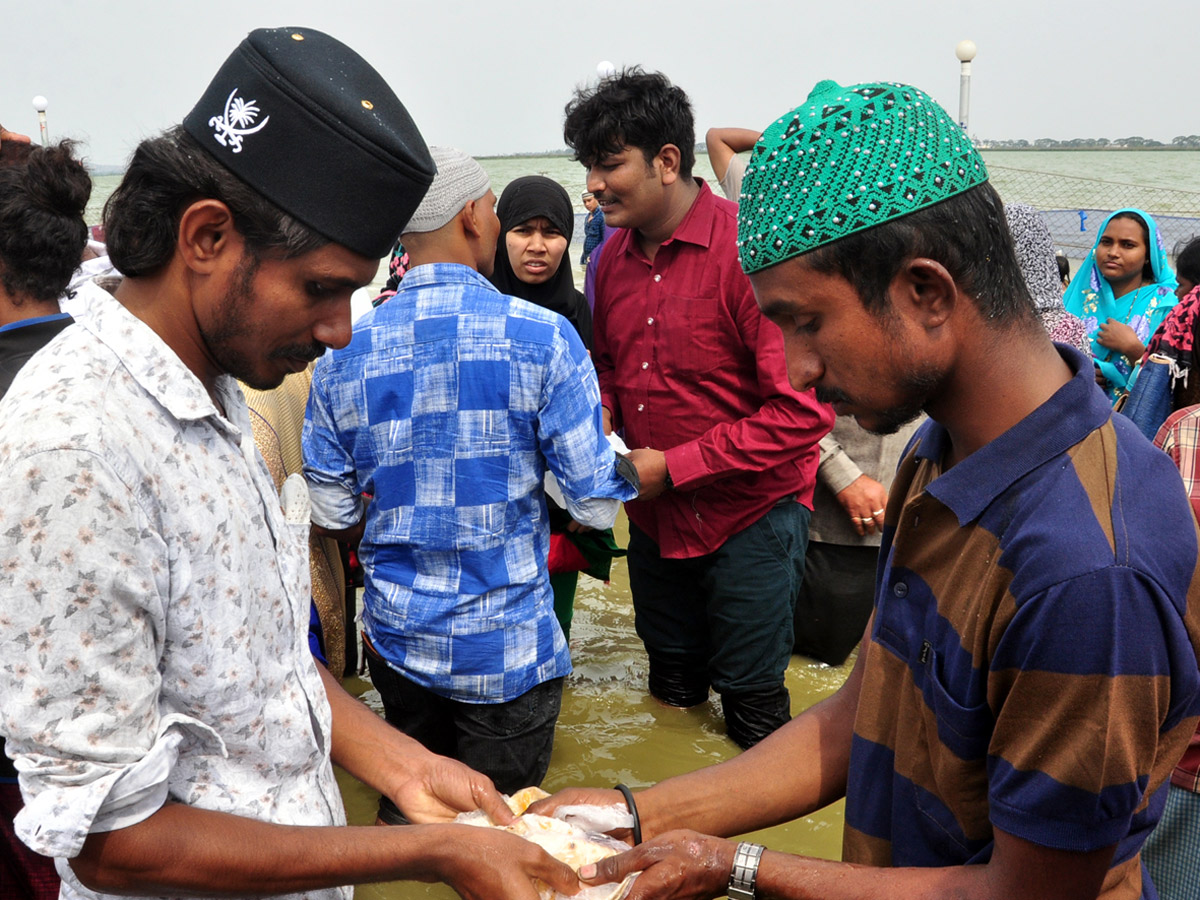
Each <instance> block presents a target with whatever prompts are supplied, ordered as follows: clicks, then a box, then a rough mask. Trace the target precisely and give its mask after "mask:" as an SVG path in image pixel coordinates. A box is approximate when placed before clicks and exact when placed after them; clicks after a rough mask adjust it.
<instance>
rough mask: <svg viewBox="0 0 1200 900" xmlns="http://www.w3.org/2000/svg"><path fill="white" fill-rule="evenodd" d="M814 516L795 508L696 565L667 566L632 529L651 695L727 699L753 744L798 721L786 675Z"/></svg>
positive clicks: (638, 616) (777, 512) (773, 515)
mask: <svg viewBox="0 0 1200 900" xmlns="http://www.w3.org/2000/svg"><path fill="white" fill-rule="evenodd" d="M810 515H811V514H810V512H809V510H808V509H807V508H806V507H804V506H802V505H801V504H799V503H795V502H790V501H789V502H786V503H782V504H780V505H777V506H775V507H772V508H771V509H769V510H767V512H766V513H765V514H764V515H763V516H762V518H760V519H759V520H758V521H757V522H754V523H752V524H750V525H748V526H747V527H746V528H744V529H742V530H741V531H739V532H737V533H736V534H734V535H732V536H730V538H729V539H728V540H727V541H726V542H725V543H724V544H723V545H722V546H721V547H719V548H718V549H717V550H715V551H713V552H712V553H709V554H707V555H705V556H699V557H694V558H692V559H666V558H664V557H663V556H662V554H661V553H660V551H659V548H658V545H657V544H655V543H654V541H652V540H651V539H650V537H649V536H648V535H646V533H645V532H643V531H642V530H641V529H639V528H638V527H637V526H636V525H633V524H630V526H629V557H628V559H629V583H630V587H631V588H632V592H633V608H634V613H635V617H634V624H635V627H636V628H637V633H638V637H640V638H641V639H642V643H643V644H644V645H645V647H646V653H647V655H648V656H649V657H650V693H651V694H652V695H654V696H655V697H657V698H658V699H659V700H662V701H663V702H664V703H669V704H670V705H672V706H694V705H695V704H697V703H703V702H704V701H705V700H706V699H707V698H708V691H709V686H710V685H711V686H712V687H713V688H714V689H715V690H716V691H717V692H718V693H719V694H720V695H721V701H722V705H723V707H724V712H725V721H726V726H727V728H728V731H729V736H730V737H731V738H733V739H734V740H735V741H737V743H738V744H740V745H741V746H743V747H747V746H750V745H752V744H754V743H756V742H757V741H759V740H761V739H762V738H763V737H766V735H767V734H770V733H771V732H772V731H774V730H775V729H776V728H778V727H779V726H780V725H782V724H784V723H785V722H786V721H787V720H788V719H789V718H790V713H789V708H788V707H789V704H788V693H787V688H786V687H784V672H785V671H786V670H787V665H788V662H789V661H790V659H791V654H792V643H793V634H792V616H793V611H794V609H795V604H796V595H797V594H798V593H799V590H800V583H801V581H802V579H803V577H804V550H805V547H806V546H807V544H808V521H809V516H810Z"/></svg>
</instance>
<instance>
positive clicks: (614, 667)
mask: <svg viewBox="0 0 1200 900" xmlns="http://www.w3.org/2000/svg"><path fill="white" fill-rule="evenodd" d="M616 531H617V538H618V540H619V541H620V542H621V545H622V546H624V545H625V543H626V538H627V533H626V524H625V518H624V515H622V516H621V518H620V519H619V520H618V523H617V528H616ZM571 658H572V661H573V663H574V667H575V671H574V673H573V674H572V675H571V676H570V677H569V678H568V679H567V683H566V689H565V691H564V694H563V704H562V713H561V715H560V717H559V720H558V729H557V732H556V734H555V741H554V755H553V757H552V759H551V762H550V771H549V772H548V773H547V775H546V780H545V781H544V782H543V783H542V787H544V788H545V789H546V790H548V791H551V792H553V791H556V790H559V789H561V788H565V787H574V786H600V787H611V786H612V785H614V784H616V783H618V782H624V783H625V784H628V785H629V786H630V787H632V788H634V789H635V790H636V789H639V788H643V787H649V786H650V785H652V784H654V783H656V782H658V781H661V780H662V779H664V778H667V777H669V776H671V775H677V774H679V773H681V772H689V771H692V770H694V769H699V768H702V767H704V766H708V765H712V764H713V763H717V762H720V761H721V760H724V759H729V758H730V757H732V756H735V755H736V754H737V753H738V752H739V751H738V748H737V745H735V744H734V743H733V742H732V741H731V740H729V739H728V738H727V737H725V726H724V723H723V721H722V719H721V713H720V703H719V701H717V700H716V698H715V695H714V697H713V698H712V699H710V701H709V702H708V703H707V704H705V705H703V706H700V707H695V708H693V709H690V710H674V709H666V708H664V707H662V706H660V705H659V704H657V703H655V702H654V701H653V700H651V699H650V697H649V695H648V694H647V693H646V656H645V651H644V650H643V649H642V645H641V641H639V640H638V637H637V635H636V634H634V630H633V607H632V605H631V601H630V595H629V576H628V570H627V569H626V567H625V563H624V560H617V561H616V564H615V565H614V567H613V573H612V581H611V582H610V583H609V584H607V585H606V584H602V583H601V582H599V581H596V580H595V579H592V578H589V577H587V576H581V577H580V579H579V591H578V593H577V594H576V598H575V620H574V622H573V624H572V626H571ZM852 663H853V657H851V659H850V660H849V661H847V662H846V664H845V665H843V666H838V667H833V668H831V667H829V666H826V665H823V664H821V663H817V662H813V661H812V660H808V659H806V658H804V657H800V656H793V657H792V662H791V665H790V666H789V667H788V673H787V684H788V688H789V689H790V691H791V694H792V714H793V715H795V714H796V713H799V712H800V711H801V710H803V709H805V708H807V707H808V706H811V705H812V704H813V703H816V702H817V701H818V700H820V699H822V698H824V697H826V696H828V695H829V694H831V693H832V692H833V691H835V690H836V689H837V687H838V686H839V685H840V684H841V683H842V681H843V680H844V679H845V677H846V676H847V675H848V674H849V672H850V666H851V664H852ZM346 684H347V687H348V688H350V689H351V690H352V691H353V692H354V693H358V694H360V695H361V696H362V698H363V700H364V701H366V702H367V704H368V705H370V706H372V707H373V708H374V709H376V710H380V709H381V707H380V704H379V695H378V693H376V692H375V691H374V690H373V689H372V688H371V685H370V683H369V682H368V681H367V680H366V679H365V677H364V678H363V679H358V678H350V679H347V682H346ZM796 764H797V765H803V764H804V761H803V760H797V761H796ZM338 780H339V783H340V784H341V787H342V796H343V798H344V799H345V801H346V814H347V817H348V818H349V821H350V823H351V824H354V825H366V824H370V823H371V822H373V821H374V820H375V807H376V802H377V799H378V795H377V794H376V793H375V792H374V791H371V790H369V789H368V788H367V787H365V786H364V785H362V784H361V783H360V782H358V781H356V780H355V779H353V778H352V777H350V776H349V775H346V774H345V773H344V772H341V771H340V770H339V772H338ZM842 821H843V804H842V803H840V802H839V803H837V804H835V805H833V806H830V807H827V808H826V809H824V810H821V811H820V812H818V813H816V814H814V815H811V816H806V817H804V818H802V819H798V820H796V821H794V822H790V823H788V824H785V825H780V826H777V827H775V828H769V829H766V830H764V831H759V832H755V833H754V837H753V840H756V841H758V842H760V843H763V844H766V845H767V846H768V847H770V848H772V849H774V850H786V851H789V852H793V853H803V854H807V855H810V856H819V857H823V858H825V859H837V858H839V857H840V855H841V846H842ZM355 897H356V900H418V898H420V900H424V898H435V900H452V898H455V897H457V894H455V893H454V891H453V890H451V889H450V888H449V887H447V886H446V885H425V884H413V883H407V882H406V883H401V882H396V883H392V884H377V885H362V886H360V887H358V889H357V891H356V893H355Z"/></svg>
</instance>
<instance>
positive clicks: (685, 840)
mask: <svg viewBox="0 0 1200 900" xmlns="http://www.w3.org/2000/svg"><path fill="white" fill-rule="evenodd" d="M736 850H737V845H736V844H735V843H733V842H732V841H726V840H722V839H721V838H715V837H709V836H708V835H705V834H699V833H697V832H695V831H668V832H666V833H665V834H663V835H660V836H659V837H656V838H654V839H653V840H650V841H647V842H646V843H644V844H639V845H638V846H636V847H634V848H633V849H632V850H628V851H626V852H625V853H621V854H618V855H617V856H610V857H608V858H607V859H602V860H600V861H599V862H598V863H594V864H591V865H586V866H581V867H580V869H579V878H580V880H581V881H583V882H584V883H586V884H608V883H610V882H620V881H623V880H624V879H625V878H626V876H628V875H630V874H631V873H633V872H641V873H642V874H640V875H639V876H638V878H637V880H636V881H635V882H634V883H633V887H632V889H631V890H630V892H629V894H628V895H627V896H626V900H709V898H712V897H724V896H725V892H726V889H727V888H728V887H729V873H730V872H731V871H732V870H733V856H734V853H735V851H736Z"/></svg>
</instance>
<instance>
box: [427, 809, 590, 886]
mask: <svg viewBox="0 0 1200 900" xmlns="http://www.w3.org/2000/svg"><path fill="white" fill-rule="evenodd" d="M430 875H431V878H430V879H429V880H436V881H444V882H446V884H448V885H450V886H451V887H452V888H454V890H455V891H457V892H458V895H459V896H460V897H462V898H463V900H538V892H537V886H536V885H535V884H534V881H533V879H538V880H540V881H542V882H545V884H546V885H548V886H549V887H551V888H552V889H553V890H555V891H558V892H560V893H563V894H574V893H575V892H576V891H578V890H579V879H578V878H577V877H576V876H575V873H574V872H573V871H571V867H570V866H568V865H567V864H566V863H562V862H559V861H558V860H557V859H555V858H554V857H552V856H551V855H550V854H548V853H547V852H546V851H545V850H543V849H542V848H541V847H539V846H538V845H537V844H534V843H532V842H531V841H527V840H525V839H524V838H521V837H517V836H516V835H514V834H509V833H508V832H506V831H500V830H497V829H494V828H478V827H476V826H473V825H454V826H451V827H449V828H446V829H444V833H441V832H440V833H439V834H438V839H437V841H436V842H435V849H434V859H433V861H432V871H431V872H430Z"/></svg>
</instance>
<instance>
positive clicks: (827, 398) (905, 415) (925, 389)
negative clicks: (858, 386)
mask: <svg viewBox="0 0 1200 900" xmlns="http://www.w3.org/2000/svg"><path fill="white" fill-rule="evenodd" d="M940 380H941V376H940V374H939V373H937V372H934V371H933V370H931V369H922V370H918V371H916V372H906V373H905V374H904V376H903V377H902V378H901V380H900V383H899V385H898V386H899V387H900V389H901V390H902V391H903V393H904V400H903V402H901V403H899V404H897V405H895V406H892V407H891V408H889V409H884V410H875V409H872V410H869V412H871V413H872V414H873V416H874V417H875V421H873V422H872V423H871V424H870V426H867V425H863V424H862V421H861V420H859V418H858V416H857V415H856V416H855V417H854V418H855V420H856V421H858V423H859V425H860V426H862V427H863V428H864V429H866V430H867V431H869V432H871V433H872V434H880V435H886V434H895V433H896V432H897V431H899V430H900V429H901V427H903V426H904V425H907V424H908V423H909V422H911V421H912V420H913V419H915V418H916V417H917V416H919V415H921V413H923V412H924V411H925V407H926V406H927V405H928V403H929V399H930V397H932V396H933V394H934V392H935V391H936V390H937V386H938V383H939V381H940ZM816 394H817V399H818V400H820V401H821V402H822V403H846V404H848V405H850V406H853V405H854V401H853V400H852V399H851V398H850V396H849V395H847V394H846V393H844V392H843V391H840V390H838V389H837V388H824V387H821V386H819V385H818V386H817V388H816Z"/></svg>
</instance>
